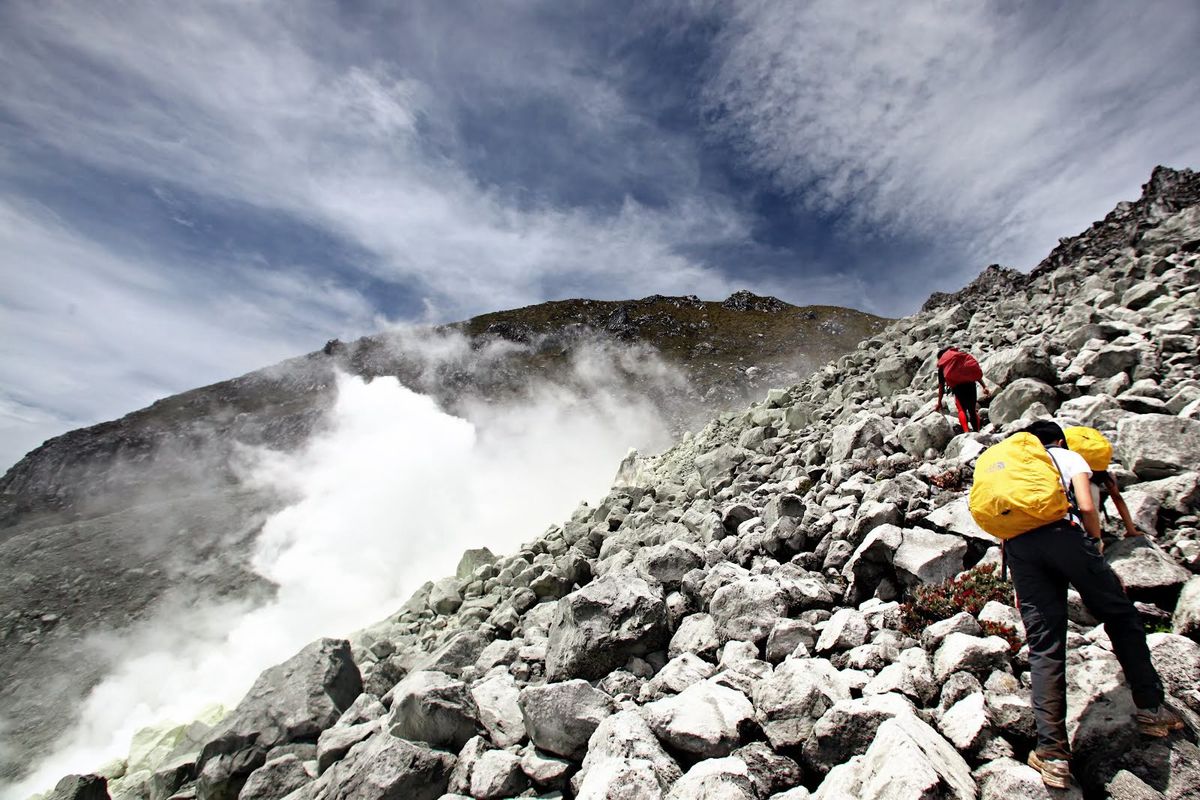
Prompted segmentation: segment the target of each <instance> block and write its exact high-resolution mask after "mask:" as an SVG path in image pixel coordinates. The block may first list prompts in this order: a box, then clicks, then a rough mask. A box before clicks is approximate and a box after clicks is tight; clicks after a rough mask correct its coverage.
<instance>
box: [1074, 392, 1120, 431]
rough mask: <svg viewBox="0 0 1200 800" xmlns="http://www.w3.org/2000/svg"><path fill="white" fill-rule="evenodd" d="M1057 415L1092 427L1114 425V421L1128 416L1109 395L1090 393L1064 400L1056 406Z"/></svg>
mask: <svg viewBox="0 0 1200 800" xmlns="http://www.w3.org/2000/svg"><path fill="white" fill-rule="evenodd" d="M1058 416H1059V418H1061V419H1063V420H1069V421H1073V422H1077V423H1079V424H1081V425H1087V426H1089V427H1092V428H1108V427H1110V424H1109V423H1111V426H1113V427H1115V425H1116V421H1117V420H1120V419H1121V418H1122V417H1125V416H1128V412H1127V411H1125V410H1123V409H1122V408H1121V404H1120V403H1118V402H1117V401H1116V399H1115V398H1113V397H1112V396H1111V395H1107V394H1092V395H1083V396H1082V397H1074V398H1071V399H1070V400H1068V401H1066V402H1065V403H1063V404H1062V405H1061V406H1059V407H1058Z"/></svg>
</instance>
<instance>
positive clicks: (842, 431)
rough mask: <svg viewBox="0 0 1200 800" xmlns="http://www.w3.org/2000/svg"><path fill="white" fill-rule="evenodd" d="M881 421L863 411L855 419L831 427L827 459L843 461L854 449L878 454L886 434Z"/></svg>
mask: <svg viewBox="0 0 1200 800" xmlns="http://www.w3.org/2000/svg"><path fill="white" fill-rule="evenodd" d="M887 433H888V431H887V429H886V428H885V427H884V424H883V421H882V420H881V419H880V418H879V417H877V416H875V415H873V414H870V413H866V412H863V413H861V414H860V415H859V416H858V418H857V419H855V420H854V421H852V422H849V423H847V424H845V425H838V426H837V427H835V428H834V429H833V434H832V435H831V437H830V445H829V460H830V461H845V460H847V459H848V458H850V456H851V455H852V454H853V453H854V452H855V451H856V450H863V451H864V452H866V453H869V454H872V455H874V454H878V452H879V450H880V448H881V447H882V446H883V440H884V438H885V437H886V436H887Z"/></svg>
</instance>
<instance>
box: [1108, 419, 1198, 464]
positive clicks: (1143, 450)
mask: <svg viewBox="0 0 1200 800" xmlns="http://www.w3.org/2000/svg"><path fill="white" fill-rule="evenodd" d="M1117 453H1118V454H1119V455H1120V457H1121V463H1122V464H1124V465H1125V466H1126V467H1127V468H1128V469H1130V470H1132V471H1133V472H1134V473H1135V474H1136V475H1137V476H1138V477H1139V478H1142V479H1143V480H1145V479H1149V478H1163V477H1167V476H1169V475H1177V474H1179V473H1181V472H1186V471H1188V470H1195V469H1196V454H1197V453H1200V421H1197V420H1192V419H1184V418H1183V417H1176V416H1172V415H1170V414H1136V415H1132V416H1128V417H1125V418H1124V419H1122V420H1121V421H1120V423H1118V425H1117Z"/></svg>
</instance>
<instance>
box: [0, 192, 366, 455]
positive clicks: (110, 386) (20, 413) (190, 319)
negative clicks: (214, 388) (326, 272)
mask: <svg viewBox="0 0 1200 800" xmlns="http://www.w3.org/2000/svg"><path fill="white" fill-rule="evenodd" d="M0 252H2V253H3V256H2V258H3V261H4V267H5V269H4V273H5V286H4V294H3V296H2V297H0V311H2V312H3V313H0V386H3V387H4V388H3V390H2V391H0V432H2V433H3V440H2V442H0V462H4V461H7V462H8V463H12V462H14V461H16V460H17V459H18V458H20V456H21V455H22V454H23V453H24V452H25V451H26V450H28V449H30V448H31V447H33V446H36V445H37V444H40V443H41V440H42V439H44V438H47V437H48V436H50V435H54V434H58V433H61V432H63V431H64V430H67V429H69V428H71V427H76V426H79V425H82V424H88V423H91V422H94V421H96V420H97V419H104V418H106V417H114V416H119V415H120V414H122V413H125V412H126V411H129V410H132V409H133V408H137V407H139V406H141V405H145V404H147V403H149V402H151V401H152V400H155V399H157V398H159V397H162V396H164V395H166V394H171V393H173V392H176V391H179V390H181V389H183V388H187V387H190V386H193V385H196V384H197V383H201V382H207V381H215V380H219V379H222V378H226V377H231V376H232V375H234V374H237V373H236V370H238V369H239V368H241V369H243V370H248V369H251V368H253V367H256V366H259V365H264V364H269V363H273V362H275V361H279V360H281V359H283V358H286V357H289V356H292V355H295V354H296V353H297V350H298V348H299V347H300V346H302V344H303V343H305V342H308V343H310V344H311V343H314V342H315V343H316V344H319V343H320V342H321V341H323V340H321V339H320V337H321V336H322V335H325V334H326V332H327V331H343V330H351V331H352V330H355V329H362V328H365V327H370V326H373V325H381V324H382V323H383V321H382V320H381V319H379V318H378V317H377V316H376V314H375V312H374V311H373V309H372V308H371V306H370V304H369V303H367V302H366V301H365V300H364V299H363V298H362V297H361V296H360V295H359V294H358V293H357V292H355V291H353V290H351V289H348V288H346V287H343V286H339V285H337V284H336V283H333V282H331V281H328V280H325V279H322V278H319V277H312V276H309V277H306V276H305V275H304V273H303V272H302V271H299V270H274V269H266V268H263V267H262V266H261V265H256V264H249V263H220V264H213V263H204V264H199V265H197V264H193V265H190V266H191V267H193V268H192V269H179V270H178V271H175V272H168V271H167V270H165V269H164V268H163V267H162V265H160V264H157V263H154V262H146V261H143V260H141V259H139V258H138V257H137V256H136V255H135V254H132V253H121V252H112V251H110V250H108V249H106V248H104V247H102V246H99V245H98V244H97V243H96V242H94V241H92V240H90V239H87V238H84V237H81V236H79V235H78V234H76V233H75V232H74V231H72V230H71V229H70V228H68V227H66V226H64V225H63V223H62V222H61V221H60V220H58V219H57V218H55V216H54V215H53V214H51V213H50V212H48V211H47V210H46V209H43V208H38V207H31V206H22V205H16V204H13V203H11V202H8V201H5V200H4V199H3V198H0ZM174 266H175V267H177V268H178V267H181V266H183V265H178V264H177V265H174Z"/></svg>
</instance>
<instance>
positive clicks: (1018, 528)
mask: <svg viewBox="0 0 1200 800" xmlns="http://www.w3.org/2000/svg"><path fill="white" fill-rule="evenodd" d="M969 505H970V509H971V516H972V517H974V518H975V522H976V523H977V524H978V525H979V527H981V528H983V529H984V530H985V531H987V532H988V533H990V534H991V535H992V536H995V537H996V538H998V539H1011V538H1013V537H1014V536H1020V535H1021V534H1022V533H1027V532H1029V531H1031V530H1033V529H1034V528H1040V527H1042V526H1043V525H1047V524H1049V523H1051V522H1054V521H1055V520H1060V519H1063V518H1064V517H1066V516H1067V512H1068V511H1069V510H1070V508H1071V505H1070V502H1069V501H1068V500H1067V490H1066V488H1065V487H1064V485H1063V478H1062V473H1061V472H1059V470H1058V467H1057V466H1056V465H1055V463H1054V460H1053V459H1052V458H1050V453H1049V452H1047V451H1046V448H1045V446H1044V445H1043V444H1042V443H1041V442H1040V441H1039V440H1038V438H1037V437H1036V436H1034V435H1033V434H1032V433H1024V432H1022V433H1018V434H1014V435H1013V436H1010V437H1008V438H1007V439H1005V440H1004V441H1002V442H1000V443H999V444H994V445H992V446H991V447H989V448H988V449H987V450H984V451H983V453H981V454H980V456H979V460H978V461H976V462H975V482H974V484H973V485H972V486H971V495H970V500H969Z"/></svg>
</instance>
